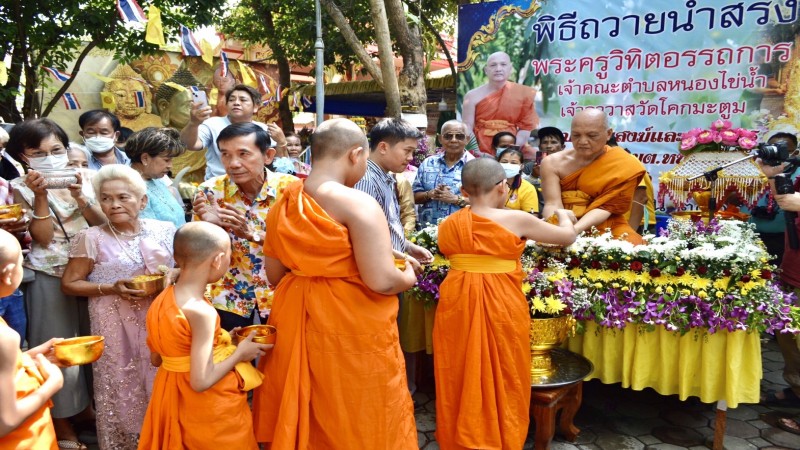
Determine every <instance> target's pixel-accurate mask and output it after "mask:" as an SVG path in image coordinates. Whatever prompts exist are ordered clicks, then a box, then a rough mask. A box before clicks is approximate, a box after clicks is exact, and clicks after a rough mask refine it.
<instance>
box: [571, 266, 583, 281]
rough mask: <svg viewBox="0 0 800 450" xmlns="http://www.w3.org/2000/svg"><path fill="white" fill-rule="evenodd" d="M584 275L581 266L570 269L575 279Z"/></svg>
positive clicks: (572, 277)
mask: <svg viewBox="0 0 800 450" xmlns="http://www.w3.org/2000/svg"><path fill="white" fill-rule="evenodd" d="M582 276H583V269H581V268H580V267H575V268H572V269H570V270H569V277H570V278H571V279H573V280H577V279H579V278H581V277H582Z"/></svg>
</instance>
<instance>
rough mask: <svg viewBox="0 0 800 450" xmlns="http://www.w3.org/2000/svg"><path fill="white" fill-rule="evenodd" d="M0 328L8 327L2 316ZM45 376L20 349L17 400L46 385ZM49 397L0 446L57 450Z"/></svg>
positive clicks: (15, 385) (11, 448)
mask: <svg viewBox="0 0 800 450" xmlns="http://www.w3.org/2000/svg"><path fill="white" fill-rule="evenodd" d="M0 327H8V325H7V324H6V322H5V321H4V320H3V319H2V318H0ZM44 381H45V380H44V377H43V376H42V374H41V373H40V372H39V368H38V367H37V366H36V363H35V362H34V361H33V358H31V357H30V355H27V354H25V353H22V352H21V351H20V350H17V370H16V374H15V376H14V388H15V389H16V392H17V399H21V398H25V397H27V396H28V395H30V394H32V393H33V392H35V391H36V390H37V389H39V388H40V387H41V386H42V384H44ZM52 405H53V404H52V402H50V401H49V400H48V401H47V402H45V404H44V405H42V407H41V408H39V409H38V410H37V411H36V412H34V413H33V414H31V415H30V417H28V418H27V419H25V421H24V422H22V423H21V424H20V425H19V426H18V427H17V428H15V429H14V430H13V431H11V433H9V434H7V435H5V436H3V437H1V438H0V448H2V449H4V450H50V449H52V450H56V449H57V448H58V445H57V444H56V431H55V429H54V428H53V419H52V418H51V417H50V407H51V406H52Z"/></svg>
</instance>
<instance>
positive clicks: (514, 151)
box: [495, 147, 525, 161]
mask: <svg viewBox="0 0 800 450" xmlns="http://www.w3.org/2000/svg"><path fill="white" fill-rule="evenodd" d="M506 155H517V156H519V160H520V161H522V160H523V159H525V155H523V154H522V150H518V149H517V148H516V147H509V148H507V149H505V150H503V151H501V152H497V156H495V159H496V160H498V161H500V158H502V157H503V156H506Z"/></svg>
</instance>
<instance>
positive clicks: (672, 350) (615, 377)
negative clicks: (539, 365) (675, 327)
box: [567, 322, 762, 449]
mask: <svg viewBox="0 0 800 450" xmlns="http://www.w3.org/2000/svg"><path fill="white" fill-rule="evenodd" d="M585 325H586V329H585V333H583V334H581V335H578V336H575V337H573V338H570V339H569V341H568V342H567V348H568V349H569V350H570V351H573V352H575V353H578V354H580V355H583V356H585V357H586V358H587V359H588V360H589V361H591V362H592V363H593V364H594V367H595V370H594V372H592V374H591V376H589V377H588V378H587V379H591V378H597V379H599V380H600V381H602V382H603V383H607V384H611V383H621V384H622V387H625V388H632V389H634V390H637V391H638V390H642V389H644V388H647V387H649V388H653V389H654V390H655V391H656V392H658V393H659V394H662V395H672V394H677V395H678V396H679V398H680V399H681V400H685V399H686V398H688V397H690V396H696V397H699V398H700V400H701V401H702V402H705V403H713V402H716V403H717V422H716V423H717V426H716V428H715V430H714V448H715V449H721V448H723V447H722V441H723V437H724V434H725V410H726V409H727V406H731V407H732V408H735V407H736V406H738V405H739V403H758V402H759V395H760V394H759V392H760V381H761V377H762V371H761V342H760V340H759V335H758V333H748V332H745V331H735V332H727V331H720V332H717V333H715V334H708V333H706V332H705V330H697V332H693V331H690V332H688V333H686V334H685V335H683V336H681V335H680V334H676V333H673V332H670V331H667V330H665V329H664V328H663V327H660V326H659V327H657V328H656V329H655V330H653V331H645V330H644V329H643V328H642V327H640V326H638V325H636V324H627V326H626V327H625V328H624V329H622V330H618V329H610V328H606V327H601V326H598V325H597V324H596V323H594V322H586V323H585Z"/></svg>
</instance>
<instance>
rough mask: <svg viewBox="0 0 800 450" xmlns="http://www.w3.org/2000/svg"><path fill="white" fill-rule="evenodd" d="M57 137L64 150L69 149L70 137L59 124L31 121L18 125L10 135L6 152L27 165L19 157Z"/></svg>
mask: <svg viewBox="0 0 800 450" xmlns="http://www.w3.org/2000/svg"><path fill="white" fill-rule="evenodd" d="M50 136H55V137H56V139H58V140H59V141H61V143H62V144H63V145H64V148H67V149H68V148H69V137H67V133H66V132H65V131H64V129H63V128H61V127H60V126H59V125H58V124H57V123H55V122H53V121H52V120H50V119H48V118H41V119H31V120H26V121H24V122H20V123H18V124H17V125H16V126H14V128H12V129H11V131H10V132H9V133H8V143H7V144H6V152H7V153H8V154H9V155H10V156H11V157H12V158H14V159H16V160H17V161H19V162H21V163H23V164H24V163H25V162H24V161H23V160H22V159H21V158H20V157H19V156H20V155H21V154H22V152H23V151H24V150H25V149H26V148H38V147H39V145H41V143H42V141H43V140H45V139H47V138H48V137H50Z"/></svg>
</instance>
